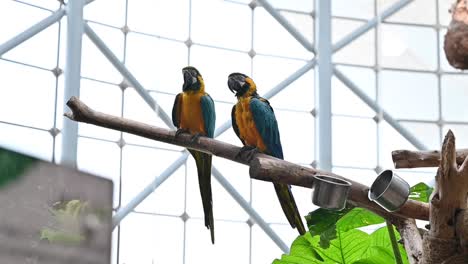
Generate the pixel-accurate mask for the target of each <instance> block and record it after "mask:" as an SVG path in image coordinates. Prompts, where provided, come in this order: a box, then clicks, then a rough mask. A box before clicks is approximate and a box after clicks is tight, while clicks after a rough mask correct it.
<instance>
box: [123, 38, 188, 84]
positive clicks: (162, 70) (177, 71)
mask: <svg viewBox="0 0 468 264" xmlns="http://www.w3.org/2000/svg"><path fill="white" fill-rule="evenodd" d="M187 64H188V49H187V46H185V44H183V43H181V42H176V41H170V40H165V39H158V38H155V37H151V36H147V35H142V34H135V33H129V34H128V35H127V53H126V65H127V67H128V69H129V70H130V71H131V72H132V73H133V75H134V76H135V77H136V78H137V79H138V81H139V82H140V83H141V84H142V85H143V86H144V87H145V89H148V90H158V91H164V92H170V93H179V92H180V91H182V83H183V76H182V68H183V67H185V66H187Z"/></svg>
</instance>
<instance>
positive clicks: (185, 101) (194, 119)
mask: <svg viewBox="0 0 468 264" xmlns="http://www.w3.org/2000/svg"><path fill="white" fill-rule="evenodd" d="M182 73H183V76H184V84H183V86H182V93H179V94H178V95H177V96H176V99H175V102H174V106H173V108H172V122H173V123H174V126H176V127H177V128H178V130H177V132H176V136H178V135H179V134H181V133H190V134H192V135H193V139H192V140H195V139H196V138H198V137H199V136H206V137H210V138H213V135H214V130H215V122H216V113H215V106H214V102H213V99H211V97H210V95H209V94H207V93H206V92H205V83H204V81H203V78H202V76H201V74H200V72H199V71H198V70H197V69H196V68H194V67H190V66H189V67H185V68H183V69H182ZM189 152H190V154H192V156H193V158H194V159H195V163H196V165H197V172H198V184H199V186H200V194H201V198H202V203H203V211H204V214H205V226H206V227H207V228H208V229H209V230H210V231H211V242H212V243H213V244H214V218H213V199H212V194H211V158H212V157H211V155H209V154H206V153H203V152H200V151H195V150H190V149H189Z"/></svg>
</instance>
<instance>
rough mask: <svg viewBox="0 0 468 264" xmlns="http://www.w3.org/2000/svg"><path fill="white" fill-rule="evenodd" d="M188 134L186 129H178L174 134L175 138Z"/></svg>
mask: <svg viewBox="0 0 468 264" xmlns="http://www.w3.org/2000/svg"><path fill="white" fill-rule="evenodd" d="M184 133H189V130H188V129H186V128H179V129H177V131H176V132H175V137H178V136H179V135H180V134H184Z"/></svg>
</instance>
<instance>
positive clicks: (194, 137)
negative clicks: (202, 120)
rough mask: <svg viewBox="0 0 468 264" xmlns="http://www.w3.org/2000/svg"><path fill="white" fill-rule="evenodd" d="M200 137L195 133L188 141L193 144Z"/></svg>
mask: <svg viewBox="0 0 468 264" xmlns="http://www.w3.org/2000/svg"><path fill="white" fill-rule="evenodd" d="M200 137H201V134H200V133H196V134H195V135H193V136H192V139H190V141H191V142H192V143H195V142H196V141H197V140H198V139H199V138H200Z"/></svg>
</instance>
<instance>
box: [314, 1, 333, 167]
mask: <svg viewBox="0 0 468 264" xmlns="http://www.w3.org/2000/svg"><path fill="white" fill-rule="evenodd" d="M315 43H316V48H315V50H316V52H317V66H316V67H315V110H316V116H315V144H316V146H315V160H316V161H317V165H318V168H320V169H321V170H325V171H331V168H332V140H331V137H332V125H331V77H332V54H333V53H332V42H331V1H329V0H325V1H324V0H322V1H315Z"/></svg>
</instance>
